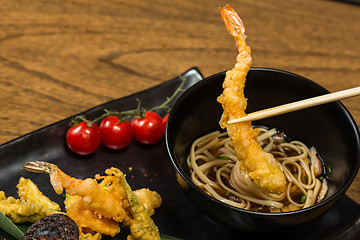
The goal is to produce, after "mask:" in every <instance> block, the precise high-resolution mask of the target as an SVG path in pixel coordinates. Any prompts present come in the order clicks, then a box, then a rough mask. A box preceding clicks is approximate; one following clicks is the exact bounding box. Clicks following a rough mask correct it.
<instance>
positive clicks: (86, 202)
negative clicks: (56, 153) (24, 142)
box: [23, 161, 161, 240]
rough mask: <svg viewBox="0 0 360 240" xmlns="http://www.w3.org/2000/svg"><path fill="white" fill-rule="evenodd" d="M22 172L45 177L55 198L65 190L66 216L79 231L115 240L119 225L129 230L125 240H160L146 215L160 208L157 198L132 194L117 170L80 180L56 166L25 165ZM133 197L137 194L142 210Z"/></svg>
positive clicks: (148, 193) (147, 193)
mask: <svg viewBox="0 0 360 240" xmlns="http://www.w3.org/2000/svg"><path fill="white" fill-rule="evenodd" d="M23 168H24V169H26V170H28V171H32V172H38V173H48V174H49V175H50V182H51V184H52V186H53V187H54V190H55V191H56V192H57V193H58V194H60V193H62V192H63V189H65V191H66V200H65V202H64V203H65V207H66V212H67V214H68V215H69V216H70V217H71V218H72V219H73V220H74V221H75V222H76V224H77V225H78V226H79V227H80V229H90V230H92V231H95V232H98V233H101V234H105V235H110V236H115V235H116V234H118V233H119V232H120V227H119V223H120V222H123V223H124V224H125V225H126V226H129V227H130V231H131V235H130V236H129V237H128V239H134V240H135V239H155V240H156V239H159V240H160V234H159V231H158V229H157V227H156V226H155V224H154V222H153V221H152V219H151V218H150V214H149V212H148V211H150V213H151V214H153V213H154V208H156V207H159V206H160V205H161V197H160V195H159V194H158V193H156V192H153V191H150V190H149V189H140V190H138V191H137V192H136V193H134V192H133V191H132V190H131V188H130V186H129V185H128V184H127V182H126V179H125V175H124V174H123V173H122V172H121V171H120V170H119V169H117V168H109V169H106V170H105V173H106V176H101V175H99V174H97V175H95V179H91V178H87V179H85V180H81V179H76V178H73V177H70V176H68V175H67V174H65V173H64V172H63V171H61V170H60V169H59V168H58V167H57V166H56V165H54V164H51V163H47V162H39V161H36V162H29V163H28V164H27V165H26V166H24V167H23ZM136 194H139V196H140V198H141V199H142V200H143V201H144V204H145V206H146V207H145V206H144V205H143V203H142V202H141V201H140V199H139V197H137V195H136ZM80 232H82V231H80ZM82 236H83V235H80V238H81V237H82ZM86 237H87V238H88V239H90V238H92V237H94V238H96V237H100V238H101V235H100V236H99V235H97V236H96V235H91V234H90V235H87V236H86Z"/></svg>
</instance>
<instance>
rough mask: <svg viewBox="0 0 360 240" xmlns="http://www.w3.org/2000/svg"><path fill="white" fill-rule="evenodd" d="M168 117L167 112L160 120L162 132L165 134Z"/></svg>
mask: <svg viewBox="0 0 360 240" xmlns="http://www.w3.org/2000/svg"><path fill="white" fill-rule="evenodd" d="M168 118H169V113H167V114H166V115H165V116H164V117H163V120H162V128H163V129H162V131H163V134H165V129H166V124H167V120H168Z"/></svg>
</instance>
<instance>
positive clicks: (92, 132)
mask: <svg viewBox="0 0 360 240" xmlns="http://www.w3.org/2000/svg"><path fill="white" fill-rule="evenodd" d="M66 143H67V145H68V146H69V148H70V149H71V150H72V151H73V152H74V153H77V154H80V155H89V154H91V153H93V152H95V151H96V149H98V147H99V145H100V143H101V136H100V131H99V127H98V125H96V124H95V123H94V124H92V126H91V127H89V126H88V125H87V122H84V121H83V122H81V123H79V124H78V125H76V126H73V127H71V128H70V129H69V130H68V131H67V133H66Z"/></svg>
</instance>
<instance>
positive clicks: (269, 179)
mask: <svg viewBox="0 0 360 240" xmlns="http://www.w3.org/2000/svg"><path fill="white" fill-rule="evenodd" d="M220 10H221V16H222V18H223V20H224V23H225V25H226V27H227V29H228V31H229V33H230V34H231V35H232V36H233V37H234V38H235V41H236V44H237V48H238V51H239V54H238V55H237V58H236V64H235V66H234V67H233V69H231V70H229V71H227V72H226V77H225V80H224V83H223V88H224V90H223V93H222V94H221V95H220V96H219V97H218V102H220V103H221V104H222V107H223V110H224V112H223V115H222V117H221V120H220V126H221V127H222V128H226V129H227V132H228V134H229V137H230V138H231V140H232V143H233V146H234V149H235V153H236V156H237V157H238V158H239V161H240V164H239V166H240V167H241V168H242V169H243V170H244V171H245V173H246V174H247V175H249V176H250V178H251V179H252V180H253V181H254V182H255V184H256V185H257V186H258V187H260V188H261V189H262V190H263V191H265V192H269V193H282V192H284V191H285V186H286V181H285V175H284V174H283V172H282V171H281V169H280V166H279V164H278V163H277V162H276V160H275V158H274V156H273V155H272V154H270V153H267V152H265V151H263V149H262V148H261V146H260V145H259V144H258V142H257V139H256V138H257V136H258V134H259V133H258V131H257V130H255V129H253V127H252V124H251V122H243V123H236V124H227V122H228V121H229V120H233V119H237V118H240V117H243V116H245V115H246V113H245V109H246V106H247V100H246V98H245V96H244V87H245V81H246V75H247V73H248V72H249V70H250V67H251V64H252V57H251V50H250V47H249V46H247V44H246V42H245V38H246V35H245V27H244V24H243V23H242V21H241V19H240V17H239V16H238V15H237V13H236V12H235V11H234V9H233V8H232V7H230V6H229V5H226V6H225V7H223V8H220Z"/></svg>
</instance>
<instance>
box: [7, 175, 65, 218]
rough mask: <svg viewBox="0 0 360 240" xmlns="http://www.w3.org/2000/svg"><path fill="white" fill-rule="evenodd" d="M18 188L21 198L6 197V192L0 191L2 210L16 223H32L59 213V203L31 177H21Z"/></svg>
mask: <svg viewBox="0 0 360 240" xmlns="http://www.w3.org/2000/svg"><path fill="white" fill-rule="evenodd" d="M17 188H18V193H19V196H20V199H15V198H14V197H11V196H10V197H6V196H5V193H4V192H3V191H0V212H2V213H3V214H4V215H5V216H7V217H8V218H9V219H10V220H11V221H13V222H14V223H25V222H31V223H32V222H35V221H38V220H40V219H41V218H43V217H45V216H48V215H51V214H54V213H59V211H60V207H59V205H58V204H57V203H55V202H52V201H51V200H50V199H49V198H48V197H46V196H44V195H43V194H42V192H40V190H39V189H38V187H37V186H36V185H35V184H34V183H33V182H32V181H31V180H30V179H25V178H23V177H21V178H20V180H19V184H18V185H17Z"/></svg>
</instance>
